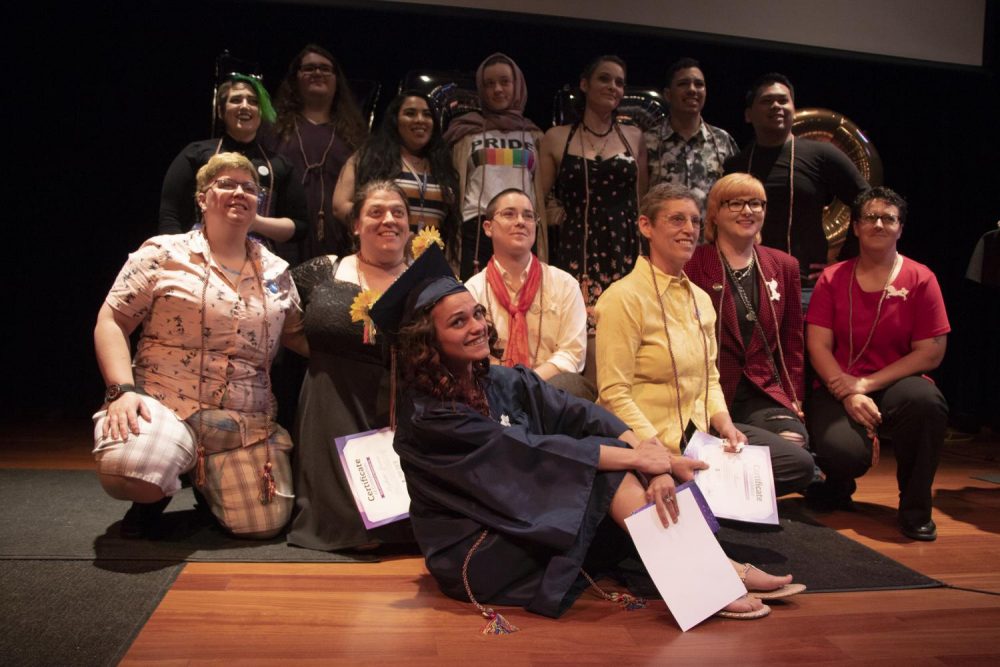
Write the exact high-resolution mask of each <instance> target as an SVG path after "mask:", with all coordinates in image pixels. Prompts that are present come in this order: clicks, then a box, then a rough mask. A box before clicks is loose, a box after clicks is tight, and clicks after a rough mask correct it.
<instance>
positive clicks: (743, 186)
mask: <svg viewBox="0 0 1000 667" xmlns="http://www.w3.org/2000/svg"><path fill="white" fill-rule="evenodd" d="M743 194H746V195H748V196H751V197H757V198H759V199H763V200H767V193H766V192H765V191H764V184H763V183H761V182H760V181H758V180H757V179H756V178H754V177H753V176H751V175H750V174H742V173H740V174H728V175H726V176H723V177H722V178H720V179H719V180H717V181H716V182H715V185H713V186H712V189H711V190H710V191H709V193H708V202H707V203H706V205H705V241H706V242H707V243H715V236H716V231H717V229H718V225H716V222H715V217H716V216H717V215H718V214H719V209H720V208H722V202H724V201H726V200H728V199H732V198H733V197H735V196H736V195H743ZM754 240H755V241H756V242H757V243H760V232H757V237H756V238H755V239H754Z"/></svg>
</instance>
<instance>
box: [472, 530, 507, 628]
mask: <svg viewBox="0 0 1000 667" xmlns="http://www.w3.org/2000/svg"><path fill="white" fill-rule="evenodd" d="M489 532H490V531H489V530H484V531H483V532H482V533H480V534H479V539H477V540H476V542H475V544H473V545H472V547H471V548H470V549H469V552H468V553H467V554H465V562H463V563H462V583H463V584H465V593H466V595H468V596H469V602H471V603H472V604H473V605H474V606H475V607H476V609H478V610H479V613H481V614H482V615H483V617H484V618H486V620H487V621H488V622H487V623H486V627H484V628H483V634H484V635H509V634H511V633H514V632H517V631H518V630H519V628H518V627H517V626H516V625H514V624H513V623H511V622H510V621H508V620H507V619H506V618H504V617H503V616H502V615H501V614H500V613H499V612H497V611H495V610H494V609H492V608H491V607H484V606H483V605H481V604H479V602H478V601H477V600H476V597H475V596H474V595H473V594H472V586H471V585H469V561H471V560H472V554H473V553H475V551H476V549H478V548H479V547H480V546H481V545H482V543H483V541H484V540H485V539H486V536H487V535H488V534H489Z"/></svg>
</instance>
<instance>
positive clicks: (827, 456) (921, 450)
mask: <svg viewBox="0 0 1000 667" xmlns="http://www.w3.org/2000/svg"><path fill="white" fill-rule="evenodd" d="M869 396H870V398H871V399H872V400H873V401H875V405H877V406H878V409H879V412H881V413H882V425H881V426H880V427H879V429H878V436H879V439H880V441H881V442H883V443H891V444H892V447H893V450H894V451H895V453H896V481H897V482H898V484H899V517H900V519H901V520H903V521H905V522H907V523H909V524H910V525H920V524H923V523H926V522H927V521H929V520H930V518H931V486H932V484H933V483H934V473H935V472H936V471H937V466H938V458H939V456H940V453H941V444H942V443H943V442H944V434H945V430H946V428H947V426H948V404H947V402H946V401H945V399H944V396H942V395H941V392H940V391H939V390H938V388H937V387H936V386H935V385H934V383H932V382H929V381H928V380H926V379H925V378H922V377H920V376H912V377H906V378H903V379H902V380H898V381H897V382H895V383H894V384H892V385H890V386H889V387H886V388H885V389H883V390H881V391H877V392H874V393H872V394H870V395H869ZM808 415H809V431H810V433H811V435H812V448H813V451H814V452H815V453H816V463H817V464H819V467H820V468H821V469H822V470H823V472H824V473H826V476H827V481H828V482H829V483H830V484H831V485H832V486H834V487H836V486H838V485H839V486H842V487H844V488H846V489H848V492H850V490H853V488H854V480H855V479H857V478H858V477H861V476H862V475H864V474H865V473H866V472H868V469H869V468H870V467H871V462H872V441H871V438H869V437H868V435H867V433H865V428H864V426H862V425H860V424H858V423H857V422H855V421H854V420H852V419H851V418H850V417H848V415H847V412H846V410H844V406H843V405H842V404H841V402H840V401H838V400H837V399H835V398H834V397H833V396H832V395H831V394H830V392H828V391H827V390H826V389H825V388H819V389H817V390H815V391H814V392H813V394H812V397H811V399H810V402H809V410H808Z"/></svg>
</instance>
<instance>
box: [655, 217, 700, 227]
mask: <svg viewBox="0 0 1000 667" xmlns="http://www.w3.org/2000/svg"><path fill="white" fill-rule="evenodd" d="M661 220H666V221H667V223H668V224H669V225H670V226H671V227H673V228H674V229H680V228H682V227H683V226H684V225H686V224H687V223H689V222H690V223H691V226H692V227H694V228H695V230H698V229H701V216H697V215H693V216H691V217H688V216H686V215H684V214H683V213H674V214H673V215H672V216H670V217H669V218H661Z"/></svg>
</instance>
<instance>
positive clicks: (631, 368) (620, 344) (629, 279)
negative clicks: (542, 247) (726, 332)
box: [595, 257, 726, 451]
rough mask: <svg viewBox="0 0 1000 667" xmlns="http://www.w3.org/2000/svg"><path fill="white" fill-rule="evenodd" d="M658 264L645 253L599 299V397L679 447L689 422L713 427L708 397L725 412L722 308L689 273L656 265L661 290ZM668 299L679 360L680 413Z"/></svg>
mask: <svg viewBox="0 0 1000 667" xmlns="http://www.w3.org/2000/svg"><path fill="white" fill-rule="evenodd" d="M651 266H652V265H651V264H650V263H649V261H648V260H647V259H646V258H645V257H640V258H639V259H638V260H637V261H636V263H635V268H634V269H632V272H631V273H630V274H628V275H627V276H625V277H624V278H622V279H621V280H619V281H617V282H615V283H613V284H612V285H611V286H610V287H608V289H607V290H605V291H604V293H603V294H602V295H601V298H600V299H599V300H598V301H597V306H596V309H595V315H596V317H597V386H598V391H599V398H598V401H597V402H598V404H599V405H602V406H603V407H605V408H607V409H608V410H610V411H611V412H613V413H615V415H617V416H618V418H619V419H621V420H622V421H624V422H625V423H626V424H628V425H629V428H631V429H632V430H633V431H635V433H636V435H638V436H639V437H640V438H643V439H644V438H650V437H653V436H656V437H658V438H659V439H660V440H661V441H663V443H664V444H665V445H666V446H667V447H669V448H670V449H671V450H674V451H678V450H679V445H680V441H681V435H682V429H683V427H685V426H687V424H688V422H689V421H692V422H694V424H695V425H696V426H697V427H698V428H699V429H701V430H707V428H708V424H706V423H705V417H706V410H705V404H706V400H707V404H708V410H707V413H708V417H712V416H713V415H715V414H718V413H720V412H726V401H725V398H724V396H723V394H722V387H721V386H720V385H719V370H718V368H717V367H716V365H715V358H716V354H717V348H716V341H715V309H714V308H713V307H712V300H711V299H710V298H709V296H708V294H706V293H705V292H704V291H703V290H702V289H701V288H699V287H698V286H697V285H695V284H694V283H692V282H691V281H690V280H688V278H687V276H685V275H683V274H682V275H681V277H680V278H674V277H672V276H669V275H667V274H666V273H663V272H662V271H660V270H659V269H656V268H654V269H653V270H654V271H656V280H657V284H658V286H659V288H660V292H659V294H657V293H656V290H655V289H654V286H653V278H652V275H651V273H650V267H651ZM661 299H662V303H663V310H665V311H666V315H667V326H668V328H669V330H670V341H671V343H672V344H673V352H674V358H675V359H676V361H677V385H676V386H679V387H680V409H681V414H680V417H678V415H677V390H676V388H675V384H674V368H673V364H672V363H671V360H670V351H669V348H668V346H667V336H666V333H664V329H663V316H662V314H661V313H662V312H663V311H661V309H660V303H659V302H660V301H661ZM699 314H700V316H701V324H700V331H699V321H698V315H699ZM706 348H707V358H706ZM706 364H707V366H708V392H707V398H706V391H705V375H706V370H705V369H706Z"/></svg>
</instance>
